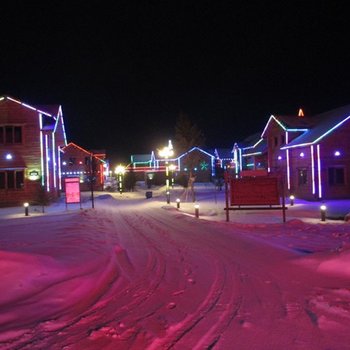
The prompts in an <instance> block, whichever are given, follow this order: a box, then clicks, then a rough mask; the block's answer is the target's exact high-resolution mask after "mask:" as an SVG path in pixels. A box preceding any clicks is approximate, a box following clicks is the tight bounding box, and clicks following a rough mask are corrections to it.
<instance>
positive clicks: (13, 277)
mask: <svg viewBox="0 0 350 350" xmlns="http://www.w3.org/2000/svg"><path fill="white" fill-rule="evenodd" d="M173 191H174V195H175V194H176V190H173ZM177 191H178V194H179V195H180V194H181V193H180V190H179V189H178V190H177ZM196 199H197V200H198V203H200V209H199V210H200V215H199V218H196V217H195V215H194V210H193V203H192V202H189V201H187V202H186V203H181V207H180V209H177V208H176V203H173V202H172V203H171V204H166V202H165V201H164V196H163V194H162V191H159V192H156V191H155V192H154V195H153V198H151V199H146V198H145V197H144V193H140V192H137V193H130V194H128V193H124V194H122V195H120V194H113V195H109V194H100V195H99V196H98V195H96V198H95V208H94V209H92V208H91V202H89V201H87V202H84V205H83V208H82V209H80V208H78V207H74V206H71V207H68V209H66V208H65V206H64V205H56V206H53V207H51V208H48V209H47V211H46V212H45V213H44V214H42V213H40V212H33V211H31V213H30V215H29V216H28V217H25V216H24V215H23V213H22V210H21V209H20V208H17V209H16V208H15V209H11V210H9V209H1V210H0V211H1V213H2V214H1V213H0V214H1V216H0V274H1V293H0V349H4V350H6V349H31V350H32V349H64V350H73V349H84V350H85V349H118V350H119V349H121V350H123V349H133V350H138V349H149V350H151V349H154V350H156V349H181V350H182V349H191V350H192V349H239V350H244V349H249V350H251V349H266V350H268V349H308V350H312V349H315V350H316V349H317V350H319V349H325V350H326V349H332V350H340V349H350V331H349V329H350V249H349V247H350V224H349V223H347V222H344V221H335V220H333V221H331V220H327V221H326V222H321V221H320V219H319V217H318V216H319V213H318V212H317V211H314V212H313V214H312V215H309V216H306V215H305V213H310V212H308V211H306V210H304V209H303V208H301V209H300V210H299V212H298V208H297V207H298V206H297V205H296V206H295V208H296V209H295V211H294V214H293V212H292V210H291V209H293V208H289V210H287V221H286V223H283V222H282V217H281V212H280V211H273V210H272V211H271V210H269V211H259V212H255V211H239V212H233V211H230V218H229V222H227V221H226V220H225V218H226V216H225V211H224V210H223V209H224V204H223V203H224V202H225V201H224V197H223V193H221V192H215V193H214V192H213V191H211V190H210V189H207V188H206V189H204V190H203V191H200V190H199V191H198V192H197V198H196ZM345 203H346V202H345ZM347 203H349V202H347ZM347 209H349V207H347ZM16 210H17V211H16ZM349 211H350V210H349ZM301 213H303V214H304V215H302V214H301ZM292 214H293V215H294V216H292Z"/></svg>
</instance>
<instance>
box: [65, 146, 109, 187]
mask: <svg viewBox="0 0 350 350" xmlns="http://www.w3.org/2000/svg"><path fill="white" fill-rule="evenodd" d="M61 164H62V166H61V169H62V188H63V189H64V178H66V177H79V178H80V188H81V191H88V190H90V189H91V185H90V174H91V170H92V173H93V176H94V178H95V182H94V189H95V190H103V165H102V162H101V161H99V160H98V159H97V158H95V157H93V169H91V168H90V154H89V153H88V152H87V151H84V150H83V149H81V148H79V147H75V146H74V145H68V146H67V147H66V148H65V149H64V153H63V154H62V155H61Z"/></svg>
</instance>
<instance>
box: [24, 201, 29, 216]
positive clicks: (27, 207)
mask: <svg viewBox="0 0 350 350" xmlns="http://www.w3.org/2000/svg"><path fill="white" fill-rule="evenodd" d="M23 206H24V215H25V216H28V215H29V214H28V211H29V203H27V202H26V203H24V204H23Z"/></svg>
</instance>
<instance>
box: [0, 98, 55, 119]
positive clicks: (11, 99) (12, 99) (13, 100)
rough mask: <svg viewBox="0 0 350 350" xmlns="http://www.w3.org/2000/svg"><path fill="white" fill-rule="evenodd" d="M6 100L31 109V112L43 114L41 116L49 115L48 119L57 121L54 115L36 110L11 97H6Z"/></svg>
mask: <svg viewBox="0 0 350 350" xmlns="http://www.w3.org/2000/svg"><path fill="white" fill-rule="evenodd" d="M4 98H6V99H7V100H10V101H12V102H15V103H18V104H20V105H22V106H23V107H26V108H29V109H31V110H33V111H36V112H38V113H41V114H45V115H47V116H48V117H52V118H54V119H56V118H55V117H54V116H53V115H51V114H50V113H48V112H44V111H42V110H41V109H38V108H35V107H33V106H30V105H28V104H27V103H24V102H21V101H19V100H15V99H14V98H12V97H9V96H6V97H4Z"/></svg>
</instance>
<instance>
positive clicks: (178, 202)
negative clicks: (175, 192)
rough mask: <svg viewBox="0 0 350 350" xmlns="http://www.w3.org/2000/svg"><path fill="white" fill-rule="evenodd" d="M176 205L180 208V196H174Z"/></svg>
mask: <svg viewBox="0 0 350 350" xmlns="http://www.w3.org/2000/svg"><path fill="white" fill-rule="evenodd" d="M176 207H177V209H180V198H176Z"/></svg>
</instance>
